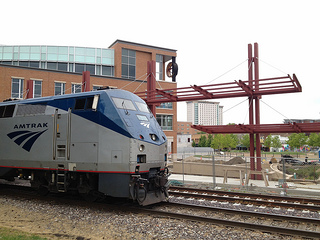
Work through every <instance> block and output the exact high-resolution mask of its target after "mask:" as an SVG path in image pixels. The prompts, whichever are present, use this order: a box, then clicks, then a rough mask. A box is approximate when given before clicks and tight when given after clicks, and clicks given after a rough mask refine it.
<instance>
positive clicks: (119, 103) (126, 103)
mask: <svg viewBox="0 0 320 240" xmlns="http://www.w3.org/2000/svg"><path fill="white" fill-rule="evenodd" d="M112 100H113V102H114V104H115V105H116V107H117V108H121V109H127V110H135V111H136V110H137V109H136V108H135V106H134V105H133V103H132V101H131V100H128V99H123V98H115V97H114V98H112Z"/></svg>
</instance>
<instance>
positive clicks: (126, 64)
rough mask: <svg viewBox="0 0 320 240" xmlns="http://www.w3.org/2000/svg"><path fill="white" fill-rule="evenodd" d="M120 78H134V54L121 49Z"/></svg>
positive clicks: (131, 51)
mask: <svg viewBox="0 0 320 240" xmlns="http://www.w3.org/2000/svg"><path fill="white" fill-rule="evenodd" d="M121 69H122V70H121V76H122V77H123V78H129V79H135V78H136V52H135V51H133V50H129V49H122V64H121Z"/></svg>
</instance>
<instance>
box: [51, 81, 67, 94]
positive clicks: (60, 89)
mask: <svg viewBox="0 0 320 240" xmlns="http://www.w3.org/2000/svg"><path fill="white" fill-rule="evenodd" d="M65 87H66V84H65V83H61V82H55V83H54V95H63V94H64V93H65Z"/></svg>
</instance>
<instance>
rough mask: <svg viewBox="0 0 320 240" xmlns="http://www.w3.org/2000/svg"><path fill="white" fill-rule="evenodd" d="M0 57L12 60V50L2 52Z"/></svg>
mask: <svg viewBox="0 0 320 240" xmlns="http://www.w3.org/2000/svg"><path fill="white" fill-rule="evenodd" d="M2 59H3V60H12V52H9V53H6V52H4V53H3V54H2Z"/></svg>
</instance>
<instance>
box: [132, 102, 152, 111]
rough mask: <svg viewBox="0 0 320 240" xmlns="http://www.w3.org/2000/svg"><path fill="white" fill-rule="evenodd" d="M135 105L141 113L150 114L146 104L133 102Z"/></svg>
mask: <svg viewBox="0 0 320 240" xmlns="http://www.w3.org/2000/svg"><path fill="white" fill-rule="evenodd" d="M135 103H136V104H137V106H138V108H139V110H140V111H141V112H146V113H150V110H149V108H148V106H147V104H145V103H142V102H135Z"/></svg>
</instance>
